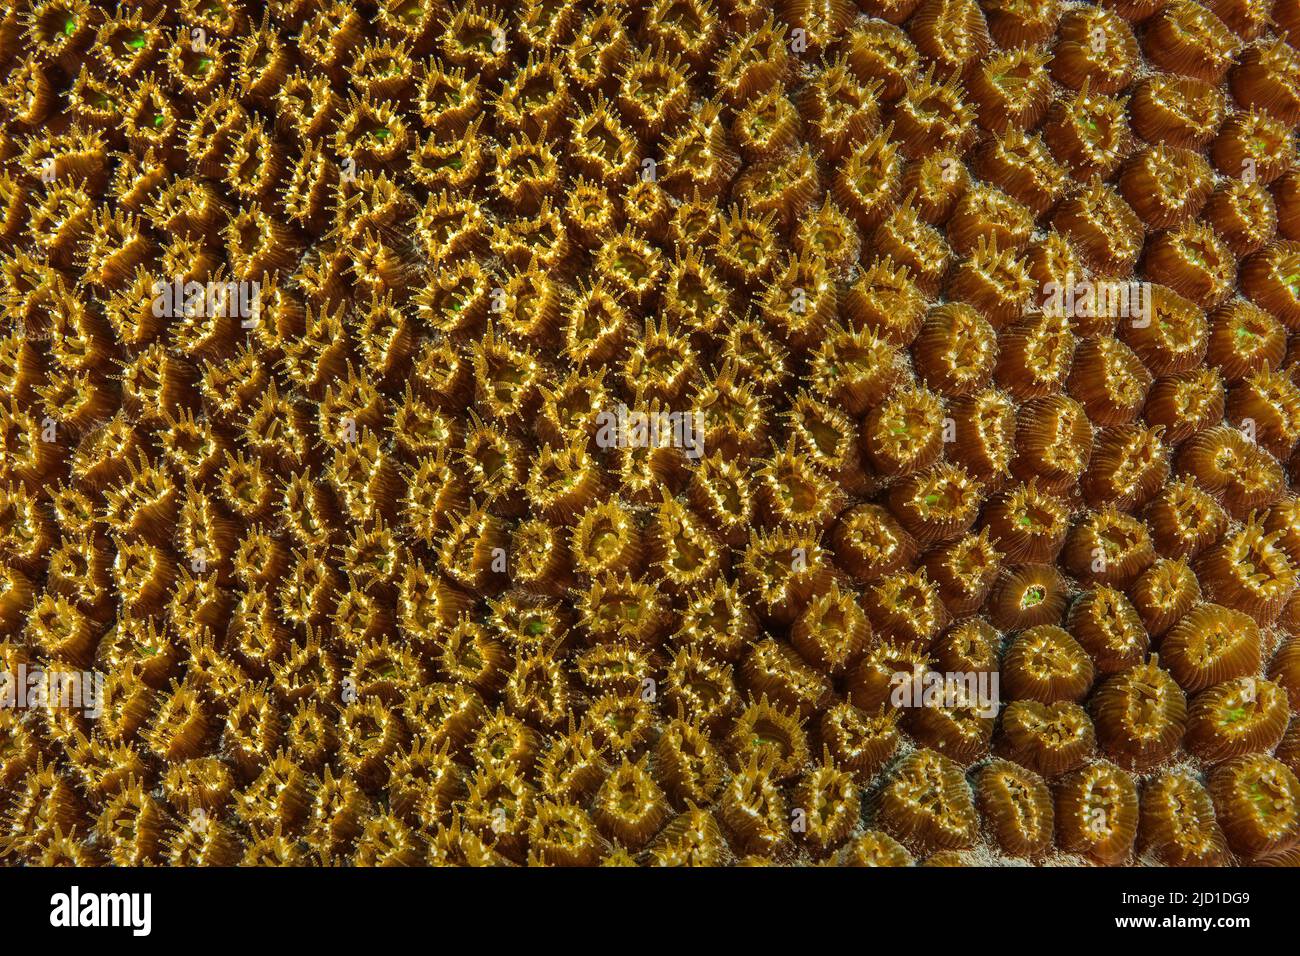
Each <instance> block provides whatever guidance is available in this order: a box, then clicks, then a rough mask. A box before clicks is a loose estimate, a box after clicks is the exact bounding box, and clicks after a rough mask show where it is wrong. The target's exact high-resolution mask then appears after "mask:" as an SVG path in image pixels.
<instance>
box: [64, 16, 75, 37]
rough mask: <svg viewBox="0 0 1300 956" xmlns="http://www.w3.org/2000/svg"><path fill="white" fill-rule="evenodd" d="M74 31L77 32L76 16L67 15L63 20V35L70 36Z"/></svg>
mask: <svg viewBox="0 0 1300 956" xmlns="http://www.w3.org/2000/svg"><path fill="white" fill-rule="evenodd" d="M76 32H77V18H76V17H68V19H66V20H64V21H63V35H64V36H65V37H70V36H72V35H73V34H74V33H76Z"/></svg>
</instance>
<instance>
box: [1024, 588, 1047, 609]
mask: <svg viewBox="0 0 1300 956" xmlns="http://www.w3.org/2000/svg"><path fill="white" fill-rule="evenodd" d="M1046 598H1047V592H1046V591H1045V590H1044V589H1043V588H1041V587H1039V586H1038V585H1034V586H1033V587H1032V588H1030V589H1029V590H1028V591H1026V592H1025V600H1024V606H1025V607H1036V606H1037V605H1039V604H1042V603H1043V601H1044V600H1045V599H1046Z"/></svg>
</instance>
